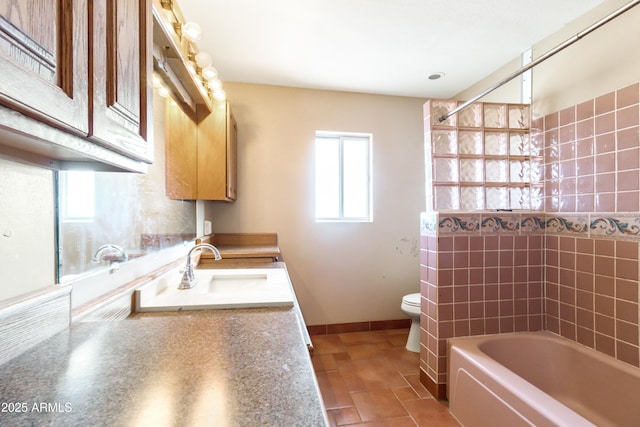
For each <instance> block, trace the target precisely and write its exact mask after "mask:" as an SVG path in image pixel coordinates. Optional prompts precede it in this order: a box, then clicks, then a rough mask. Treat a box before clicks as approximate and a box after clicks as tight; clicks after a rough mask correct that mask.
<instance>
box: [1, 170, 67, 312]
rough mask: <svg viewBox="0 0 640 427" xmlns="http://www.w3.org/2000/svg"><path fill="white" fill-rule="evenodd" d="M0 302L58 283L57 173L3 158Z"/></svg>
mask: <svg viewBox="0 0 640 427" xmlns="http://www.w3.org/2000/svg"><path fill="white" fill-rule="evenodd" d="M0 184H1V185H0V301H2V300H5V299H8V298H12V297H15V296H18V295H22V294H25V293H28V292H31V291H35V290H37V289H41V288H45V287H47V286H51V285H52V284H53V283H54V282H55V261H56V246H55V237H54V231H55V227H54V203H53V172H52V171H50V170H48V169H43V168H40V167H36V166H28V165H23V164H20V163H16V162H12V161H9V160H4V159H0Z"/></svg>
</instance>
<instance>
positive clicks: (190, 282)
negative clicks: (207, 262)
mask: <svg viewBox="0 0 640 427" xmlns="http://www.w3.org/2000/svg"><path fill="white" fill-rule="evenodd" d="M196 249H209V250H210V251H211V252H213V255H214V257H215V260H216V261H219V260H221V259H222V257H221V256H220V251H219V250H218V248H216V247H215V246H213V245H210V244H208V243H200V244H199V245H195V246H194V247H193V248H191V250H190V251H189V253H188V254H187V266H186V267H185V269H184V273H183V274H182V280H181V281H180V286H178V289H191V288H193V287H194V286H195V285H196V284H197V283H198V280H197V279H196V276H195V274H194V272H193V264H191V254H192V253H193V251H195V250H196Z"/></svg>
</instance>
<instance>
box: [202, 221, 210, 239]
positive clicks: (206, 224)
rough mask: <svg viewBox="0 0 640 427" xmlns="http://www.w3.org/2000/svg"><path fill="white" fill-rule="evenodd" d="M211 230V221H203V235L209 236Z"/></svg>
mask: <svg viewBox="0 0 640 427" xmlns="http://www.w3.org/2000/svg"><path fill="white" fill-rule="evenodd" d="M211 232H212V229H211V221H205V222H204V235H205V236H208V235H209V234H211Z"/></svg>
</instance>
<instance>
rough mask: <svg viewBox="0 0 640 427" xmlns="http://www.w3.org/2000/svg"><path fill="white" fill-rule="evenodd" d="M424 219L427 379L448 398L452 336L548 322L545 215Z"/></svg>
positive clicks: (423, 318) (423, 355)
mask: <svg viewBox="0 0 640 427" xmlns="http://www.w3.org/2000/svg"><path fill="white" fill-rule="evenodd" d="M421 222H422V224H421V230H422V232H421V239H422V241H421V244H422V250H421V294H422V298H423V299H422V316H421V323H422V325H421V326H422V328H421V330H422V331H421V332H422V336H421V342H422V346H421V358H420V359H421V370H422V373H423V374H422V381H423V383H424V384H425V385H426V386H427V387H428V388H429V390H430V391H431V392H432V393H433V394H434V395H435V396H436V397H438V398H444V397H445V393H446V390H445V384H446V381H447V379H446V375H447V357H446V353H447V348H446V343H447V339H448V338H452V337H462V336H469V335H481V334H494V333H502V332H515V331H536V330H540V329H542V327H543V271H544V263H543V243H544V234H543V233H544V228H543V227H542V225H543V223H544V216H543V215H541V214H539V213H534V214H531V213H529V214H524V213H523V214H520V213H518V214H515V213H499V214H498V213H489V212H486V213H474V214H469V213H462V212H428V213H424V214H423V215H422V221H421Z"/></svg>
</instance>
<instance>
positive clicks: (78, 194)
mask: <svg viewBox="0 0 640 427" xmlns="http://www.w3.org/2000/svg"><path fill="white" fill-rule="evenodd" d="M58 176H59V179H60V216H61V218H62V220H63V221H74V222H91V221H93V218H94V216H95V173H94V172H93V171H76V170H71V171H63V172H60V173H59V174H58Z"/></svg>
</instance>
